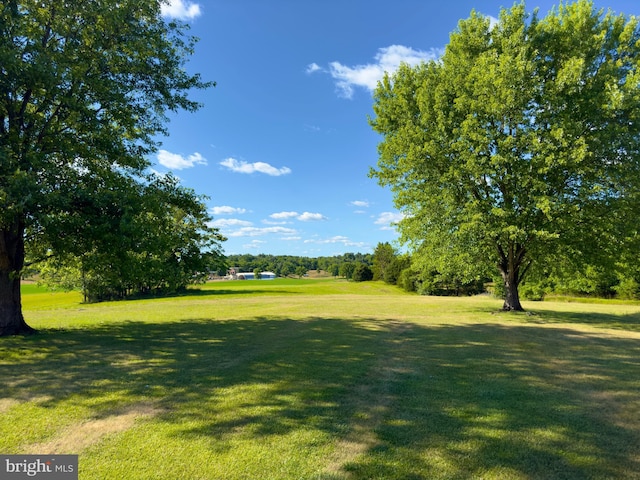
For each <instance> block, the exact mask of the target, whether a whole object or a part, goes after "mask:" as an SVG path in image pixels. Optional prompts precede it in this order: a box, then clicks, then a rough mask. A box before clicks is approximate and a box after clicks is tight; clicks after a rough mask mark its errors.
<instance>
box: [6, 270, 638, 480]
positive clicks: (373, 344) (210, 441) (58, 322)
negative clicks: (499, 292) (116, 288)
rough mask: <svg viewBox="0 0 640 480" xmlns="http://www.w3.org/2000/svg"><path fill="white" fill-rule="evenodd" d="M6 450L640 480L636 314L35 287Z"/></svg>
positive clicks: (361, 294)
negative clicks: (103, 297)
mask: <svg viewBox="0 0 640 480" xmlns="http://www.w3.org/2000/svg"><path fill="white" fill-rule="evenodd" d="M23 293H24V297H23V298H24V310H25V314H26V317H27V320H28V322H29V323H30V324H31V325H33V326H34V327H36V328H39V329H41V334H39V335H36V336H30V337H22V338H19V337H9V338H2V339H0V375H2V379H3V388H2V389H1V390H0V451H1V452H3V453H58V454H62V453H77V454H79V456H80V457H79V458H80V478H81V479H116V478H118V479H140V480H142V479H144V480H148V479H167V478H184V479H254V478H261V479H325V480H326V479H351V478H353V479H371V478H376V479H407V478H414V479H419V478H424V479H457V478H458V479H462V478H483V479H540V478H545V479H546V478H563V479H581V480H582V479H589V478H592V479H611V478H623V479H625V478H640V474H639V473H638V472H640V451H639V450H638V445H640V306H638V305H631V304H628V305H627V304H620V303H618V304H613V303H602V304H582V303H561V302H543V303H526V302H525V303H524V306H525V308H527V309H530V312H529V314H520V313H519V314H513V313H499V312H498V311H499V308H500V306H501V302H500V301H499V300H496V299H493V298H491V297H487V296H477V297H466V298H452V297H424V296H417V295H411V294H407V293H404V292H402V291H401V290H399V289H397V288H395V287H391V286H388V285H385V284H383V283H381V282H365V283H352V282H346V281H344V280H335V279H317V280H316V279H314V280H310V279H301V280H286V279H283V280H275V281H246V282H213V283H209V284H206V285H203V286H201V287H200V288H199V289H194V290H191V291H189V292H188V293H187V294H185V295H182V296H176V297H170V298H159V299H148V300H131V301H122V302H114V303H100V304H82V303H80V301H81V298H80V295H79V294H78V293H76V292H70V293H51V292H48V291H45V290H43V289H40V288H38V287H35V286H30V285H28V286H25V287H24V290H23Z"/></svg>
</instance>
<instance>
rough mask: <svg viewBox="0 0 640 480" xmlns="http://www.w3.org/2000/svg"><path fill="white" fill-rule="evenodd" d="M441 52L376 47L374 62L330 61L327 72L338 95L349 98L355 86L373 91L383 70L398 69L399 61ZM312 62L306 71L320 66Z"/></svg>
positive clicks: (411, 62) (416, 61) (431, 56)
mask: <svg viewBox="0 0 640 480" xmlns="http://www.w3.org/2000/svg"><path fill="white" fill-rule="evenodd" d="M442 53H443V50H442V49H431V50H429V51H424V50H414V49H413V48H411V47H405V46H404V45H391V46H389V47H384V48H380V49H378V53H376V55H375V57H374V60H375V62H374V63H368V64H365V65H355V66H352V67H350V66H347V65H343V64H341V63H340V62H331V63H330V64H329V73H330V75H331V76H332V77H333V79H334V80H335V82H336V87H337V88H338V92H339V93H340V96H342V97H345V98H351V97H352V96H353V92H354V89H355V88H356V87H362V88H366V89H367V90H369V91H373V90H374V89H375V88H376V86H377V85H378V81H380V80H381V79H382V77H383V76H384V73H385V72H389V73H393V72H394V71H396V70H397V69H398V67H399V66H400V64H401V63H407V64H409V65H417V64H419V63H421V62H425V61H429V60H435V59H437V58H438V57H440V56H441V55H442ZM312 66H318V65H317V64H315V63H312V64H311V65H309V66H308V67H307V72H309V71H310V69H312V70H311V71H313V72H315V71H318V70H321V68H319V67H318V68H315V67H312Z"/></svg>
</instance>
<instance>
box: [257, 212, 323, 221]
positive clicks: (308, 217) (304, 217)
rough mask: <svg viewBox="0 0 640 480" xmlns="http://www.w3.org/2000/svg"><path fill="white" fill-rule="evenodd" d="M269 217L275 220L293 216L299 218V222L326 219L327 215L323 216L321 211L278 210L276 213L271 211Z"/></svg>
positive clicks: (287, 218)
mask: <svg viewBox="0 0 640 480" xmlns="http://www.w3.org/2000/svg"><path fill="white" fill-rule="evenodd" d="M269 217H270V218H273V219H275V220H290V219H293V218H295V219H296V220H299V221H301V222H313V221H318V220H326V219H327V217H325V216H324V215H322V214H321V213H311V212H304V213H298V212H278V213H272V214H271V215H269Z"/></svg>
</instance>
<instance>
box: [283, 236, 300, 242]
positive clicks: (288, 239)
mask: <svg viewBox="0 0 640 480" xmlns="http://www.w3.org/2000/svg"><path fill="white" fill-rule="evenodd" d="M280 240H283V241H287V242H296V241H298V240H302V237H298V236H297V235H292V236H289V237H282V238H281V239H280Z"/></svg>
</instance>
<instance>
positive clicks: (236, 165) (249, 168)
mask: <svg viewBox="0 0 640 480" xmlns="http://www.w3.org/2000/svg"><path fill="white" fill-rule="evenodd" d="M220 165H222V166H223V167H226V168H228V169H229V170H231V171H232V172H237V173H255V172H258V173H265V174H267V175H271V176H272V177H278V176H280V175H287V174H289V173H291V169H290V168H289V167H282V168H276V167H273V166H271V165H269V164H268V163H264V162H255V163H248V162H245V161H243V160H236V159H235V158H226V159H224V160H223V161H222V162H220Z"/></svg>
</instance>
